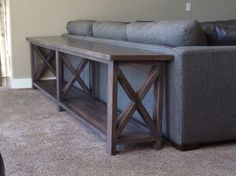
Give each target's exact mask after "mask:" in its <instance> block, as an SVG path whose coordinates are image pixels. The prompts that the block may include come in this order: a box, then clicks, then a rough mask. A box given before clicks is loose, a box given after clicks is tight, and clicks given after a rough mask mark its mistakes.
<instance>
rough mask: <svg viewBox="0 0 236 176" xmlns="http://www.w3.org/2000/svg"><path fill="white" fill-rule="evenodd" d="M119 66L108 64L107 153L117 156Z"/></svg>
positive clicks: (114, 63) (112, 63) (113, 63)
mask: <svg viewBox="0 0 236 176" xmlns="http://www.w3.org/2000/svg"><path fill="white" fill-rule="evenodd" d="M117 75H118V64H117V63H116V62H110V63H109V64H108V95H107V96H108V101H107V102H108V105H107V152H108V153H109V154H110V155H115V154H116V126H117V124H116V122H117V87H118V76H117Z"/></svg>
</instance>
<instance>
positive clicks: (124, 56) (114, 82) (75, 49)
mask: <svg viewBox="0 0 236 176" xmlns="http://www.w3.org/2000/svg"><path fill="white" fill-rule="evenodd" d="M27 40H28V41H29V42H30V48H31V62H32V63H31V65H32V80H33V87H35V88H38V89H40V90H42V91H43V92H44V93H46V95H48V96H50V97H51V98H53V99H54V100H55V101H56V102H57V105H58V110H60V111H62V110H66V111H68V112H70V113H72V114H73V115H74V116H76V117H77V118H80V119H81V118H82V119H84V120H85V121H86V122H88V123H89V124H90V125H91V126H92V127H95V129H97V130H98V131H99V132H101V134H103V135H104V136H105V137H106V140H107V151H108V153H109V154H111V155H114V154H116V146H117V145H119V144H132V143H144V142H149V143H151V142H152V143H154V148H156V149H160V148H161V147H162V132H161V131H162V109H163V96H164V93H163V92H164V88H165V67H166V66H165V65H166V63H167V61H171V60H172V59H173V56H171V55H166V54H161V53H158V52H152V51H148V50H143V49H135V48H130V47H123V46H117V45H112V44H103V43H99V42H91V41H85V40H79V39H69V38H65V37H30V38H27ZM44 49H47V50H49V51H50V52H44ZM67 54H69V55H74V56H78V57H79V58H83V59H82V61H81V62H80V64H79V65H78V67H77V68H74V67H73V65H72V63H71V62H70V60H69V59H67ZM39 58H40V60H41V63H39V64H38V62H36V61H37V60H36V59H39ZM53 62H55V63H56V64H52V63H53ZM98 62H100V63H105V64H107V65H108V85H107V86H108V92H107V97H108V98H107V102H108V103H107V104H105V103H103V102H101V101H99V100H98V98H97V96H96V88H97V85H96V80H95V79H96V77H95V74H96V73H95V67H96V63H98ZM130 63H136V64H137V63H138V64H145V63H151V64H152V68H151V70H150V72H149V76H148V78H147V80H146V81H145V83H144V84H143V85H142V86H141V88H140V89H139V90H138V91H137V92H136V91H135V90H134V89H133V88H132V86H131V84H130V83H129V81H128V80H127V78H126V76H125V75H124V73H123V72H122V70H121V69H120V65H122V64H130ZM87 64H89V85H87V84H86V83H85V81H84V80H83V79H82V78H81V73H82V71H83V70H84V68H85V66H86V65H87ZM55 65H56V66H55ZM64 67H66V68H67V69H68V70H69V71H70V72H71V75H72V78H71V79H70V80H69V81H67V82H66V81H65V79H64V72H63V69H64ZM47 69H49V70H50V71H51V72H52V73H53V74H54V75H55V76H56V79H55V80H41V76H42V75H43V73H44V72H45V71H46V70H47ZM75 82H78V83H79V85H80V87H81V89H78V88H77V87H75V86H74V84H75ZM118 84H120V85H121V87H122V88H123V89H124V91H125V92H126V94H127V96H128V97H129V99H130V100H131V103H130V104H129V105H128V107H127V109H125V110H124V111H123V112H119V111H118V108H117V98H118V97H117V89H118ZM152 86H154V109H153V115H152V116H151V115H150V114H149V113H148V111H147V110H146V108H145V106H144V105H143V103H142V100H143V99H144V98H145V96H146V94H147V92H148V91H149V89H150V88H151V87H152ZM136 110H137V112H138V113H139V114H140V116H141V117H142V119H143V121H144V122H145V123H146V125H142V124H141V123H139V122H137V121H135V120H133V119H132V116H133V114H134V112H135V111H136Z"/></svg>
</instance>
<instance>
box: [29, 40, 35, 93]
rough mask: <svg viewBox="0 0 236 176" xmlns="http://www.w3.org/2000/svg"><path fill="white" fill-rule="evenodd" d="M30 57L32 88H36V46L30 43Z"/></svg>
mask: <svg viewBox="0 0 236 176" xmlns="http://www.w3.org/2000/svg"><path fill="white" fill-rule="evenodd" d="M30 55H31V57H30V59H31V78H32V88H33V89H36V87H35V86H34V82H35V81H36V75H35V74H36V70H35V51H34V46H33V45H32V44H30Z"/></svg>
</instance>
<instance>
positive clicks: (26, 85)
mask: <svg viewBox="0 0 236 176" xmlns="http://www.w3.org/2000/svg"><path fill="white" fill-rule="evenodd" d="M11 88H12V89H30V88H32V79H31V78H23V79H15V78H12V79H11Z"/></svg>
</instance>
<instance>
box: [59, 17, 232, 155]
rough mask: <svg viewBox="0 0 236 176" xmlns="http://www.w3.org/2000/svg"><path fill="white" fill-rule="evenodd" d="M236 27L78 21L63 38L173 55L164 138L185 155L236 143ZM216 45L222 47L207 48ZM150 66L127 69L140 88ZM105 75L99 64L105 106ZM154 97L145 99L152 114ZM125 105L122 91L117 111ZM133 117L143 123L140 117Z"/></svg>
mask: <svg viewBox="0 0 236 176" xmlns="http://www.w3.org/2000/svg"><path fill="white" fill-rule="evenodd" d="M229 26H232V27H231V28H230V27H229ZM235 26H236V20H231V21H227V22H226V21H224V22H218V23H217V22H214V23H213V22H209V23H201V24H200V23H198V22H197V21H191V20H186V21H162V22H134V23H118V22H95V21H81V20H79V21H72V22H69V23H68V25H67V29H68V34H64V35H63V36H64V37H70V38H78V39H83V40H90V41H96V42H105V43H111V44H115V45H123V46H127V47H135V48H145V49H148V50H155V51H159V52H163V53H167V54H172V55H174V57H175V58H174V61H173V62H171V63H170V64H169V65H168V71H167V72H168V73H167V91H166V95H167V98H166V100H165V104H166V109H165V111H164V121H163V126H164V128H163V135H164V137H166V138H167V139H168V140H170V141H171V142H172V143H173V144H174V145H175V146H177V147H178V148H180V149H181V150H188V149H192V148H195V147H198V146H199V144H204V143H212V142H221V141H234V140H236V46H234V45H235V44H236V43H235V41H236V40H235V39H234V37H235V36H234V35H233V34H235V31H236V30H235V31H233V30H234V29H235ZM225 29H227V30H226V32H225V31H224V30H225ZM229 29H230V30H229ZM231 29H232V30H231ZM229 32H230V34H229ZM219 33H220V35H218V34H219ZM224 37H225V38H224ZM227 37H228V39H229V40H231V41H228V43H227V42H226V44H227V45H229V46H219V45H220V43H221V41H223V42H224V44H225V41H227ZM213 39H214V40H213ZM222 39H224V40H222ZM210 40H211V41H210ZM212 41H213V42H212ZM214 41H217V42H215V43H216V45H218V46H209V43H210V44H211V45H214ZM230 45H231V46H230ZM72 59H73V58H72ZM75 62H77V60H76V59H75ZM75 64H76V63H75ZM148 67H150V65H148V64H145V65H137V64H136V65H135V64H134V65H129V66H126V67H124V68H123V70H124V72H125V74H126V75H127V77H128V79H129V80H130V82H131V83H132V84H133V86H134V87H136V88H138V87H139V85H140V83H142V81H143V79H144V78H145V75H146V74H147V70H148V69H147V68H148ZM106 71H107V68H106V66H105V65H103V64H100V65H99V69H97V73H98V74H97V75H98V77H99V84H98V85H99V88H98V92H97V94H98V96H99V98H100V99H101V100H102V101H104V102H106V91H107V87H106V82H107V77H106ZM86 77H87V74H84V78H85V79H86ZM151 94H152V91H150V92H149V95H148V96H147V98H146V99H145V100H144V104H145V106H146V107H147V108H148V109H149V110H150V111H151V109H152V99H151V98H150V97H151ZM127 102H128V99H127V97H126V95H125V93H124V92H123V91H122V90H121V89H119V101H118V104H119V109H120V110H122V109H124V108H125V106H126V105H127ZM134 118H136V119H137V120H139V121H140V122H142V121H141V120H140V118H139V116H138V114H135V117H134Z"/></svg>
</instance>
